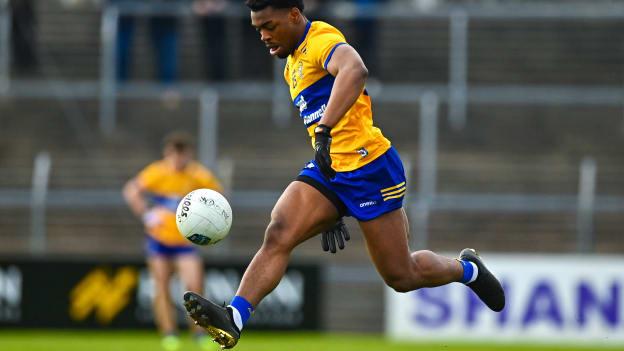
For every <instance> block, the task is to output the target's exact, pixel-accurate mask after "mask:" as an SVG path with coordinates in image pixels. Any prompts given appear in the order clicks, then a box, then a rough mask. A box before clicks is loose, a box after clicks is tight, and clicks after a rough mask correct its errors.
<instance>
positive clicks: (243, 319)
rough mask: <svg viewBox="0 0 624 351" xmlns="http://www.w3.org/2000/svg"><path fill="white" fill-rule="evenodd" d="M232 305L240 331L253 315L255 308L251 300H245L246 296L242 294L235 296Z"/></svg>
mask: <svg viewBox="0 0 624 351" xmlns="http://www.w3.org/2000/svg"><path fill="white" fill-rule="evenodd" d="M230 307H232V317H234V324H236V327H237V328H238V330H239V331H242V330H243V326H244V325H245V323H247V320H248V319H249V317H251V314H252V313H253V310H254V308H253V306H252V305H251V304H250V303H249V301H247V300H245V298H244V297H241V296H234V298H233V299H232V302H230Z"/></svg>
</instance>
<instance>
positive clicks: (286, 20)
mask: <svg viewBox="0 0 624 351" xmlns="http://www.w3.org/2000/svg"><path fill="white" fill-rule="evenodd" d="M302 20H303V16H301V12H299V10H298V9H297V8H292V9H274V8H273V7H267V8H265V9H264V10H262V11H255V12H254V11H252V12H251V25H252V26H253V27H254V28H255V29H256V30H257V31H258V33H260V40H262V42H263V43H264V45H265V46H266V47H267V49H269V54H270V55H271V56H277V57H279V58H281V59H283V58H286V57H288V55H290V54H291V53H292V52H293V51H294V50H295V49H296V48H295V45H297V42H298V40H299V39H300V38H297V37H296V36H297V25H298V24H299V23H300V21H302Z"/></svg>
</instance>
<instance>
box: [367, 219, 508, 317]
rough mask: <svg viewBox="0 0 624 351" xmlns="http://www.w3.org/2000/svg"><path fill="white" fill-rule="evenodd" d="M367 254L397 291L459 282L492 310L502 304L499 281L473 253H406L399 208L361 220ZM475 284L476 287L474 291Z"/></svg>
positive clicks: (403, 221) (407, 248)
mask: <svg viewBox="0 0 624 351" xmlns="http://www.w3.org/2000/svg"><path fill="white" fill-rule="evenodd" d="M360 227H361V228H362V231H363V233H364V237H365V238H366V246H367V248H368V252H369V254H370V256H371V258H372V260H373V263H374V264H375V266H376V267H377V271H378V272H379V274H380V275H381V276H382V277H383V279H384V281H385V282H386V284H388V286H390V287H391V288H393V289H394V290H396V291H398V292H407V291H412V290H416V289H419V288H424V287H435V286H440V285H445V284H448V283H451V282H462V283H465V284H467V285H468V286H469V287H471V288H472V289H473V290H474V291H475V292H476V293H477V295H478V296H479V298H481V300H483V302H484V303H485V304H486V305H488V307H490V308H491V309H492V310H494V311H500V310H502V309H503V307H504V305H505V295H504V292H503V289H502V287H501V285H500V283H499V282H498V280H497V279H496V278H495V277H494V276H493V275H492V274H491V273H490V272H489V271H488V270H487V268H486V267H485V265H484V264H483V262H482V261H481V259H480V258H479V257H478V256H477V255H476V252H474V250H472V251H471V249H466V250H463V251H462V253H461V255H460V259H459V260H458V259H452V258H448V257H444V256H441V255H438V254H436V253H434V252H431V251H428V250H420V251H415V252H410V251H409V245H408V235H407V234H408V233H407V230H406V228H407V225H406V217H405V215H404V213H403V210H402V209H398V210H394V211H392V212H389V213H386V214H383V215H381V216H380V217H377V218H375V219H373V220H370V221H361V222H360ZM475 283H477V284H476V285H477V286H478V288H476V289H475Z"/></svg>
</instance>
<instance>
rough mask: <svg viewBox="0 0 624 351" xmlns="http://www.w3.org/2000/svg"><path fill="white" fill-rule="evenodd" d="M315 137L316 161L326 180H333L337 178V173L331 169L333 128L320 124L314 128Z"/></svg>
mask: <svg viewBox="0 0 624 351" xmlns="http://www.w3.org/2000/svg"><path fill="white" fill-rule="evenodd" d="M314 135H315V141H314V151H315V153H314V160H315V161H316V164H317V165H318V167H319V168H320V169H321V173H323V175H324V176H325V178H327V179H332V178H334V177H335V176H336V171H334V170H333V169H332V167H331V164H332V159H331V155H330V153H329V149H330V147H331V142H332V137H331V127H328V126H326V125H324V124H319V125H318V126H316V128H314Z"/></svg>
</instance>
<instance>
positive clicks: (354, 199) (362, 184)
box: [297, 147, 407, 221]
mask: <svg viewBox="0 0 624 351" xmlns="http://www.w3.org/2000/svg"><path fill="white" fill-rule="evenodd" d="M297 180H300V181H303V182H305V183H308V184H310V185H312V186H314V187H315V188H317V189H319V190H320V191H321V192H322V193H323V194H325V195H326V196H327V197H328V198H329V200H330V201H332V202H333V203H334V205H336V207H337V208H338V211H339V212H341V215H345V216H353V217H355V218H356V219H357V220H359V221H369V220H371V219H374V218H377V217H379V216H381V215H382V214H384V213H388V212H391V211H393V210H396V209H398V208H401V207H402V206H403V198H404V197H405V191H406V186H407V184H406V181H405V170H404V169H403V163H402V162H401V159H400V158H399V153H398V152H397V151H396V149H395V148H394V147H391V148H390V149H389V150H388V151H386V153H384V154H383V155H381V156H379V157H378V158H377V159H376V160H374V161H373V162H371V163H369V164H367V165H366V166H364V167H361V168H359V169H356V170H354V171H350V172H338V173H337V174H336V177H335V178H334V179H332V180H327V179H326V178H325V177H324V176H323V174H322V173H321V171H320V170H319V168H318V166H317V164H316V162H315V161H310V162H308V164H306V166H305V167H304V168H303V170H302V171H301V173H299V177H297ZM319 184H320V185H321V186H319ZM322 187H324V188H326V189H322ZM325 190H329V192H330V194H328V193H327V192H326V191H325ZM336 197H337V198H338V199H339V201H340V202H341V203H337V201H336ZM341 205H342V206H341Z"/></svg>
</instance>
